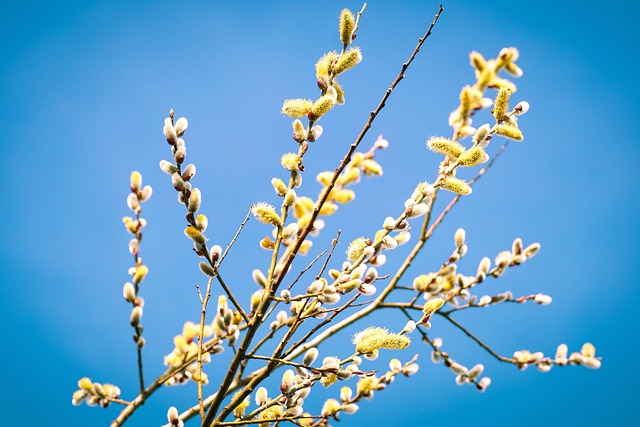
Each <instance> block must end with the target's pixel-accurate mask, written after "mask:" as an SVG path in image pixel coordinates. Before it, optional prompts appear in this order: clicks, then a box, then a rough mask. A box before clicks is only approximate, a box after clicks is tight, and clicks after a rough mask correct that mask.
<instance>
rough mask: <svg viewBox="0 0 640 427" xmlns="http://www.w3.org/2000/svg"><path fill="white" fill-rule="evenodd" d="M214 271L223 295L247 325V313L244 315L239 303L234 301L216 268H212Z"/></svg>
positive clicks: (234, 298)
mask: <svg viewBox="0 0 640 427" xmlns="http://www.w3.org/2000/svg"><path fill="white" fill-rule="evenodd" d="M214 269H215V274H216V279H217V280H218V283H220V286H221V287H222V289H224V293H225V294H227V297H228V298H229V300H230V301H231V303H232V304H233V306H234V307H235V308H236V310H237V311H238V313H240V316H242V319H243V320H244V321H245V322H246V323H249V316H247V313H245V311H244V310H243V309H242V306H241V305H240V303H239V302H238V301H237V300H236V297H235V296H234V295H233V293H232V292H231V289H229V287H228V286H227V284H226V283H225V282H224V280H222V276H220V272H219V271H218V268H217V267H214Z"/></svg>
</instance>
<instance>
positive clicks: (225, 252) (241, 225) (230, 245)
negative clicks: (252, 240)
mask: <svg viewBox="0 0 640 427" xmlns="http://www.w3.org/2000/svg"><path fill="white" fill-rule="evenodd" d="M250 216H251V209H249V211H248V212H247V215H246V216H245V217H244V220H243V221H242V223H241V224H240V227H238V231H236V234H235V235H234V236H233V239H231V241H230V242H229V244H228V245H227V247H226V248H225V250H224V253H223V254H222V256H221V257H220V260H219V261H218V263H217V266H218V267H220V264H222V261H224V259H225V257H226V256H227V254H228V253H229V250H230V249H231V247H232V246H233V244H234V243H235V242H236V240H237V239H238V236H239V235H240V232H241V231H242V229H243V228H244V225H245V224H246V223H247V221H249V217H250Z"/></svg>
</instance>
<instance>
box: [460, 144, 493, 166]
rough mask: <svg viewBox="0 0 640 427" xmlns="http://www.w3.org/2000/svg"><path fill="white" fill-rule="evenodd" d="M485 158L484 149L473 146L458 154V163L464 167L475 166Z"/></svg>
mask: <svg viewBox="0 0 640 427" xmlns="http://www.w3.org/2000/svg"><path fill="white" fill-rule="evenodd" d="M486 158H487V157H486V156H485V152H484V150H483V149H482V148H480V147H478V146H474V147H471V148H469V149H468V150H466V151H465V152H464V153H462V154H460V157H458V164H459V165H460V166H466V167H470V166H476V165H479V164H480V163H483V162H484V161H485V160H486Z"/></svg>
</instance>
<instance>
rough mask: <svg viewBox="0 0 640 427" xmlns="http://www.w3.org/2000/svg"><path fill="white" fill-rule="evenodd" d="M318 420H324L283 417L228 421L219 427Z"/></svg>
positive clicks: (304, 417)
mask: <svg viewBox="0 0 640 427" xmlns="http://www.w3.org/2000/svg"><path fill="white" fill-rule="evenodd" d="M316 418H317V419H320V418H324V417H323V416H322V415H300V416H299V417H283V418H271V419H264V420H237V421H228V422H221V423H219V424H218V425H219V426H246V425H250V424H259V423H272V422H283V421H291V422H294V421H296V420H308V419H316Z"/></svg>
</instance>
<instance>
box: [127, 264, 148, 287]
mask: <svg viewBox="0 0 640 427" xmlns="http://www.w3.org/2000/svg"><path fill="white" fill-rule="evenodd" d="M148 272H149V268H148V267H147V266H146V265H139V266H137V267H136V269H135V272H134V273H133V279H132V280H131V281H132V282H133V283H135V284H136V285H138V284H140V282H142V280H143V279H144V278H145V277H146V276H147V273H148Z"/></svg>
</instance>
